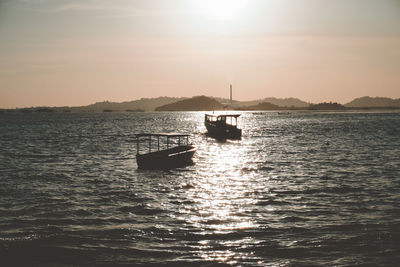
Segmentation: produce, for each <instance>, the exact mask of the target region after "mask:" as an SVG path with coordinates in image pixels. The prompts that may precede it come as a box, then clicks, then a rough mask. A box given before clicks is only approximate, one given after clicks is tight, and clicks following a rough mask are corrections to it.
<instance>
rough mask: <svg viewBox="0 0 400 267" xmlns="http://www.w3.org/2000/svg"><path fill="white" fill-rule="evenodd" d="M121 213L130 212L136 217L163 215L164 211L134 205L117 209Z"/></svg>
mask: <svg viewBox="0 0 400 267" xmlns="http://www.w3.org/2000/svg"><path fill="white" fill-rule="evenodd" d="M118 210H119V211H121V212H130V213H133V214H136V215H156V214H160V213H163V212H164V211H163V210H162V209H159V208H151V207H149V206H148V205H143V204H140V205H136V206H122V207H120V208H119V209H118Z"/></svg>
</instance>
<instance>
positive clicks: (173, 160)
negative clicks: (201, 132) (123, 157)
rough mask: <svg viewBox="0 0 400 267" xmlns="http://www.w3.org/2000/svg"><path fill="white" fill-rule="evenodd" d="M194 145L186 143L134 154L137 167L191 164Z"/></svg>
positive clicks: (151, 167) (194, 150)
mask: <svg viewBox="0 0 400 267" xmlns="http://www.w3.org/2000/svg"><path fill="white" fill-rule="evenodd" d="M195 152H196V147H194V146H190V145H186V146H178V147H174V148H170V149H166V150H161V151H156V152H151V153H147V154H138V155H136V162H137V165H138V168H139V169H171V168H176V167H183V166H187V165H191V164H193V161H192V158H193V155H194V153H195Z"/></svg>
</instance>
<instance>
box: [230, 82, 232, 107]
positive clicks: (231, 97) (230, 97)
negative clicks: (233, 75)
mask: <svg viewBox="0 0 400 267" xmlns="http://www.w3.org/2000/svg"><path fill="white" fill-rule="evenodd" d="M230 88H231V97H230V100H231V105H232V84H231V87H230Z"/></svg>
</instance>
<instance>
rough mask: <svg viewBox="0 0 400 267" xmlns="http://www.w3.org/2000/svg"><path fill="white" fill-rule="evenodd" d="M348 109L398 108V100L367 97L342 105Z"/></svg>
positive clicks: (399, 100) (399, 101)
mask: <svg viewBox="0 0 400 267" xmlns="http://www.w3.org/2000/svg"><path fill="white" fill-rule="evenodd" d="M344 106H345V107H348V108H377V107H391V108H395V107H397V108H399V107H400V98H398V99H392V98H388V97H369V96H364V97H360V98H356V99H354V100H353V101H351V102H349V103H347V104H345V105H344Z"/></svg>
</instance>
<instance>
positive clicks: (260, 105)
mask: <svg viewBox="0 0 400 267" xmlns="http://www.w3.org/2000/svg"><path fill="white" fill-rule="evenodd" d="M223 109H230V110H338V111H340V110H343V111H345V110H355V109H368V110H371V109H400V99H392V98H387V97H368V96H365V97H361V98H356V99H354V100H352V101H351V102H349V103H347V104H344V105H342V104H339V103H332V102H329V103H328V102H324V103H318V104H313V103H307V102H304V101H302V100H300V99H297V98H273V97H270V98H264V99H260V100H253V101H237V100H233V101H230V100H229V99H226V98H215V97H208V96H195V97H192V98H185V97H157V98H142V99H139V100H133V101H126V102H121V103H118V102H110V101H103V102H97V103H94V104H91V105H87V106H79V107H30V108H17V109H0V112H2V113H4V112H22V113H33V112H34V113H36V112H45V113H51V112H144V111H211V110H223Z"/></svg>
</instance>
